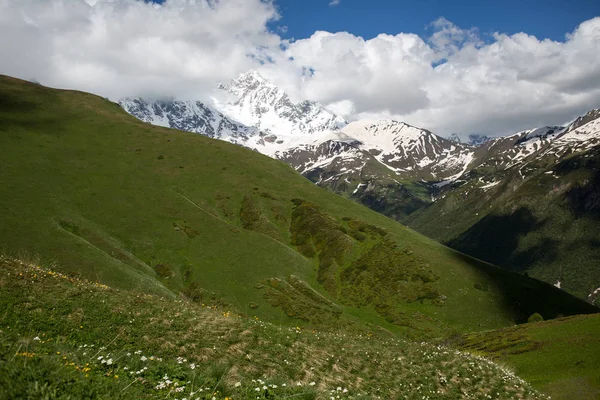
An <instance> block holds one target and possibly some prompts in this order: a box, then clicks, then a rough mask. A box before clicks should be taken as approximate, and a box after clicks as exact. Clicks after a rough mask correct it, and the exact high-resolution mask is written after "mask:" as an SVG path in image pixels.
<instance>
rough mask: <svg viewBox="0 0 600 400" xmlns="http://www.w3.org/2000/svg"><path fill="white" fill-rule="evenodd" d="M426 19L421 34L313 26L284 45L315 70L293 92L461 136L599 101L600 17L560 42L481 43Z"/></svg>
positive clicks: (563, 116)
mask: <svg viewBox="0 0 600 400" xmlns="http://www.w3.org/2000/svg"><path fill="white" fill-rule="evenodd" d="M432 27H433V28H434V32H433V34H432V35H431V36H430V37H429V38H425V39H423V38H420V37H419V36H416V35H414V34H407V33H400V34H398V35H395V36H390V35H379V36H378V37H375V38H373V39H370V40H364V39H363V38H360V37H357V36H354V35H351V34H349V33H345V32H341V33H328V32H316V33H315V34H313V35H312V36H311V37H310V38H307V39H303V40H298V41H296V42H293V43H291V44H290V46H289V48H288V50H287V53H288V56H290V57H294V60H295V63H296V64H299V65H303V66H311V67H313V68H314V70H315V73H314V75H313V76H312V78H310V79H305V80H304V81H302V82H300V83H299V84H298V85H297V86H296V90H298V92H299V94H298V96H299V97H307V98H311V99H313V100H317V101H322V102H324V103H325V104H334V105H335V106H337V105H338V104H344V109H345V110H354V112H355V115H354V117H355V118H367V117H368V118H374V117H389V118H396V119H400V120H404V121H406V122H408V123H411V124H414V125H417V126H421V127H424V128H428V129H431V130H433V131H435V132H438V133H440V134H444V135H446V134H449V133H451V132H460V133H461V134H462V135H463V136H466V135H467V134H468V133H474V132H475V133H484V134H491V135H498V134H508V133H513V132H516V131H518V130H521V129H526V128H529V127H533V126H537V125H542V124H560V123H562V122H564V121H566V120H569V119H570V118H573V117H574V116H576V115H578V114H581V113H584V112H586V111H588V110H590V109H592V108H596V107H600V18H595V19H591V20H589V21H585V22H584V23H582V24H581V25H580V26H579V27H578V28H577V29H576V30H575V31H574V32H573V33H571V34H568V35H567V36H566V40H565V41H564V42H556V41H551V40H547V39H546V40H539V39H537V38H535V37H533V36H530V35H527V34H525V33H518V34H515V35H512V36H508V35H504V34H495V35H494V36H493V37H492V41H491V43H487V44H486V43H484V42H483V41H482V40H481V38H480V37H479V35H478V34H477V30H476V29H469V30H461V29H460V28H458V27H456V26H455V25H453V24H452V23H450V22H449V21H447V20H445V19H439V20H437V21H436V22H434V23H433V24H432ZM440 62H441V64H439V65H438V63H440ZM274 75H275V76H276V77H277V78H278V79H279V81H280V82H283V81H285V80H287V79H286V78H284V77H283V76H278V75H277V74H274ZM341 102H344V103H341Z"/></svg>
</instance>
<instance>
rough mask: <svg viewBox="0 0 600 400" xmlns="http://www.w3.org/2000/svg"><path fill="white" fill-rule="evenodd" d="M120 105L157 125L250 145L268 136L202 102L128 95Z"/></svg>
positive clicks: (134, 114) (132, 113)
mask: <svg viewBox="0 0 600 400" xmlns="http://www.w3.org/2000/svg"><path fill="white" fill-rule="evenodd" d="M119 105H120V106H121V107H123V109H125V111H127V112H128V113H129V114H131V115H133V116H135V117H137V118H138V119H140V120H142V121H144V122H148V123H151V124H153V125H159V126H165V127H169V128H173V129H179V130H182V131H188V132H195V133H200V134H202V135H206V136H208V137H211V138H215V139H221V140H227V141H229V142H232V143H236V144H240V145H247V143H248V142H249V140H250V139H251V138H253V139H259V140H260V138H262V137H263V136H265V134H264V133H263V132H260V131H259V130H258V129H257V128H255V127H249V126H246V125H244V124H241V123H239V122H237V121H234V120H231V119H229V118H227V117H226V116H224V115H223V114H222V113H220V112H219V111H217V110H216V109H215V108H213V107H211V106H208V105H206V104H204V103H201V102H199V101H176V100H170V101H152V102H149V101H146V100H144V99H140V98H124V99H121V100H120V101H119Z"/></svg>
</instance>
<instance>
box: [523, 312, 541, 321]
mask: <svg viewBox="0 0 600 400" xmlns="http://www.w3.org/2000/svg"><path fill="white" fill-rule="evenodd" d="M543 320H544V317H542V315H541V314H540V313H535V314H531V316H530V317H529V319H528V320H527V322H542V321H543Z"/></svg>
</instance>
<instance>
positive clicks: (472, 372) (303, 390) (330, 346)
mask: <svg viewBox="0 0 600 400" xmlns="http://www.w3.org/2000/svg"><path fill="white" fill-rule="evenodd" d="M0 287H1V288H2V290H0V308H1V309H2V310H7V311H8V312H6V313H3V314H2V315H0V399H2V400H4V399H27V398H30V399H49V400H54V399H67V398H76V399H96V398H102V399H109V398H110V399H147V398H148V399H149V398H157V399H158V398H160V399H164V398H172V399H173V398H174V399H181V398H192V399H212V398H216V399H219V400H223V399H224V398H226V397H227V398H229V399H249V398H252V399H254V398H261V399H284V398H298V399H323V398H330V397H331V396H334V397H335V398H341V399H349V398H353V399H371V398H385V399H392V398H393V399H422V398H423V397H424V396H427V397H429V398H430V399H439V400H442V399H448V400H453V399H457V398H465V399H480V398H484V397H486V398H491V399H516V398H518V399H541V398H545V396H542V395H540V394H538V393H536V392H535V391H534V390H533V389H532V388H531V387H530V386H529V385H528V384H527V383H525V382H524V381H522V380H521V379H519V378H518V377H516V376H515V375H513V374H512V373H511V372H510V371H507V370H506V369H504V368H501V367H499V366H497V365H495V364H493V363H490V362H489V361H487V360H484V359H481V358H478V357H475V356H472V355H469V354H466V353H460V352H456V351H453V350H449V349H445V348H442V347H439V346H434V345H426V344H420V343H411V342H406V341H403V340H397V339H394V338H392V337H390V336H389V335H388V334H387V333H385V332H379V333H377V332H368V331H363V332H360V331H339V330H334V331H330V332H321V331H316V330H304V329H301V328H299V327H295V328H291V327H283V328H282V327H278V326H275V325H272V324H268V323H265V322H262V321H259V320H256V319H246V318H242V317H241V316H240V315H238V314H235V313H232V312H231V311H230V310H228V309H225V308H220V307H215V306H208V305H205V306H202V305H199V304H196V303H191V302H183V301H180V300H172V299H165V298H162V297H157V296H153V295H148V294H143V293H140V292H137V291H129V290H117V289H112V288H109V287H105V286H99V285H97V284H94V283H90V282H85V281H81V280H79V279H75V278H70V277H68V276H66V275H60V274H57V273H55V272H53V271H51V270H48V269H44V268H40V267H38V266H36V265H35V264H27V263H23V262H20V261H18V260H12V259H6V258H0ZM312 297H313V298H314V299H316V300H317V301H318V299H319V297H318V296H317V295H316V294H314V295H312ZM108 326H109V327H110V329H107V327H108ZM69 396H70V397H69ZM213 396H214V397H213ZM487 396H489V397H487Z"/></svg>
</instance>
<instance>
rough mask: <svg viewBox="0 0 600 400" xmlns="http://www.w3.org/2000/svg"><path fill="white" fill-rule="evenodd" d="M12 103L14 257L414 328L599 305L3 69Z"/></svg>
mask: <svg viewBox="0 0 600 400" xmlns="http://www.w3.org/2000/svg"><path fill="white" fill-rule="evenodd" d="M0 96H1V97H0V104H1V108H0V138H1V139H0V140H2V151H3V157H2V158H1V161H0V163H1V164H2V165H1V168H0V180H1V181H2V183H3V193H5V195H4V196H2V197H1V198H0V206H1V207H2V209H3V210H6V212H4V213H3V214H2V216H1V217H0V218H1V219H2V220H1V224H0V239H1V241H2V246H3V247H4V248H5V251H9V252H13V253H19V252H23V253H27V254H32V255H36V256H39V257H41V259H42V260H44V261H56V262H58V265H60V266H61V268H64V272H69V273H77V274H81V276H82V277H85V278H88V279H94V280H98V281H101V282H103V283H106V284H109V285H112V286H115V287H121V288H136V289H138V290H143V291H147V292H150V293H156V294H160V295H163V296H174V295H177V294H178V293H183V294H185V295H187V296H188V297H190V298H192V299H194V300H196V301H200V302H202V301H204V299H210V300H211V301H214V300H219V301H220V302H221V303H223V304H228V305H229V306H230V307H232V308H234V309H236V310H238V311H240V312H244V313H249V310H251V311H252V314H255V315H258V316H259V317H260V318H264V319H267V320H270V321H277V322H280V323H286V324H297V323H308V324H315V323H326V324H336V325H339V324H342V325H344V324H347V325H351V326H354V325H357V324H358V325H361V324H364V323H374V324H377V325H381V326H385V327H386V328H388V329H391V330H392V331H394V332H401V333H403V334H405V335H408V336H411V337H434V336H440V335H445V334H449V333H452V332H455V331H468V330H475V329H491V328H497V327H502V326H506V325H510V324H513V323H515V322H525V321H526V320H527V318H528V317H529V316H530V315H531V314H533V313H534V312H540V313H541V314H542V315H543V316H544V318H546V319H548V318H553V317H556V316H557V315H570V314H576V313H582V312H595V311H596V309H595V308H592V307H590V306H589V305H586V304H585V303H582V302H578V301H577V300H575V299H573V298H571V297H570V296H568V295H566V294H564V293H561V292H559V291H556V290H555V289H554V288H552V287H550V286H547V285H543V284H541V283H539V282H537V281H534V280H531V279H528V278H526V277H521V276H519V275H518V274H512V273H504V272H502V271H500V270H498V269H496V268H494V267H491V266H489V265H487V264H484V263H481V262H478V261H475V260H473V259H470V258H467V257H463V256H462V255H460V254H457V253H455V252H453V251H451V250H448V249H447V248H445V247H443V246H441V245H438V244H437V243H435V242H434V241H432V240H429V239H426V238H425V237H422V236H420V235H418V234H415V233H414V232H412V231H409V230H407V229H405V228H403V227H402V226H400V225H399V224H397V223H395V222H393V221H391V220H389V219H387V218H385V217H383V216H381V215H379V214H377V213H375V212H373V211H371V210H368V209H367V208H364V207H362V206H359V205H357V204H354V203H353V202H351V201H348V200H345V199H343V198H340V197H338V196H335V195H333V194H330V193H328V192H327V191H326V190H324V189H320V188H318V187H315V186H314V185H312V184H311V183H310V182H308V181H306V180H305V179H303V178H302V177H300V176H299V175H298V174H296V173H295V172H294V171H293V170H292V169H291V168H289V167H287V166H286V165H284V164H283V163H280V162H278V161H275V160H272V159H269V158H267V157H265V156H262V155H260V154H257V153H255V152H252V151H248V150H246V149H243V148H240V147H238V146H235V145H231V144H228V143H225V142H221V141H217V140H211V139H208V138H206V137H203V136H200V135H195V134H190V133H184V132H180V131H175V130H171V129H163V128H158V127H153V126H150V125H147V124H145V123H142V122H140V121H138V120H136V119H135V118H133V117H131V116H129V115H127V114H126V113H125V112H124V111H122V110H121V108H120V107H118V105H116V104H114V103H110V102H108V101H106V100H104V99H101V98H98V97H96V96H93V95H89V94H85V93H80V92H72V91H58V90H52V89H48V88H44V87H42V86H39V85H33V84H29V83H26V82H23V81H19V80H16V79H11V78H2V79H1V80H0ZM291 275H294V276H295V279H296V280H299V281H301V282H302V284H303V285H306V286H308V287H309V288H311V289H312V290H314V291H316V292H317V293H320V295H322V296H325V297H326V298H327V299H328V301H330V302H332V303H333V306H327V307H329V308H327V307H326V308H327V309H326V310H325V311H326V312H325V315H327V316H328V317H327V318H325V315H324V314H323V307H325V306H323V305H321V304H319V303H318V302H315V301H314V299H313V298H311V296H309V295H307V294H306V293H303V292H302V291H299V290H298V289H297V288H295V287H294V285H291V286H290V287H289V288H287V290H284V289H283V288H282V287H283V284H282V286H281V287H280V288H274V287H273V285H271V284H269V283H268V282H271V280H272V279H274V278H277V279H279V280H280V281H281V282H289V281H290V276H291ZM296 286H298V285H296ZM482 288H485V290H482ZM276 289H279V290H277V291H278V292H279V294H278V295H277V296H275V293H274V292H273V290H276ZM292 289H293V291H292ZM516 294H518V295H519V296H518V297H517V298H518V300H515V295H516ZM275 298H276V299H277V300H276V301H275V300H274V299H275ZM286 303H287V304H286ZM550 304H551V305H552V306H551V307H550V306H548V305H550ZM274 306H275V307H274ZM292 309H293V311H290V310H292Z"/></svg>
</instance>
